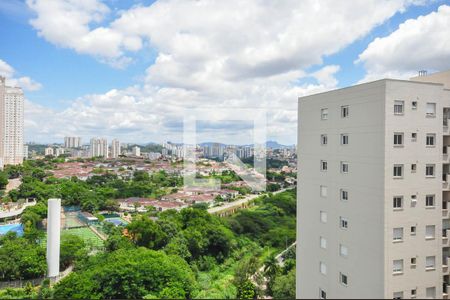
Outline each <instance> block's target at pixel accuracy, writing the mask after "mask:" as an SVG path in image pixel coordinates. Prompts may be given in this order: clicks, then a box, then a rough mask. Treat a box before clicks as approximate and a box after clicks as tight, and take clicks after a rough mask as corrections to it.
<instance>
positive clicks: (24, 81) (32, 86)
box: [0, 59, 42, 91]
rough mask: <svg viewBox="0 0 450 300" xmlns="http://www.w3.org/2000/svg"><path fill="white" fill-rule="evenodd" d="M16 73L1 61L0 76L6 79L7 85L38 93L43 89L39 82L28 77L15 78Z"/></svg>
mask: <svg viewBox="0 0 450 300" xmlns="http://www.w3.org/2000/svg"><path fill="white" fill-rule="evenodd" d="M15 73H16V71H15V70H14V68H13V67H11V66H10V65H9V64H8V63H7V62H5V61H4V60H1V59H0V76H4V77H6V83H7V84H8V85H11V86H20V87H21V88H23V89H24V90H27V91H37V90H39V89H41V88H42V85H41V84H40V83H39V82H36V81H34V80H33V79H31V78H30V77H28V76H24V77H14V74H15Z"/></svg>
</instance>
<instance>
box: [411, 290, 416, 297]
mask: <svg viewBox="0 0 450 300" xmlns="http://www.w3.org/2000/svg"><path fill="white" fill-rule="evenodd" d="M416 295H417V290H416V289H413V290H411V297H416Z"/></svg>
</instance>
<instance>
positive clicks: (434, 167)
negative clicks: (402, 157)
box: [425, 164, 436, 178]
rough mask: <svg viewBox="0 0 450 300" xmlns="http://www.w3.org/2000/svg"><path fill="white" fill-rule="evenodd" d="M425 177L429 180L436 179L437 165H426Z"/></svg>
mask: <svg viewBox="0 0 450 300" xmlns="http://www.w3.org/2000/svg"><path fill="white" fill-rule="evenodd" d="M429 170H431V171H432V172H431V174H429V172H428V171H429ZM425 177H427V178H435V177H436V165H435V164H426V165H425Z"/></svg>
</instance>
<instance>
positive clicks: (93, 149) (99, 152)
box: [90, 138, 108, 158]
mask: <svg viewBox="0 0 450 300" xmlns="http://www.w3.org/2000/svg"><path fill="white" fill-rule="evenodd" d="M90 154H91V157H99V156H101V157H104V158H108V140H107V139H104V138H92V139H91V144H90Z"/></svg>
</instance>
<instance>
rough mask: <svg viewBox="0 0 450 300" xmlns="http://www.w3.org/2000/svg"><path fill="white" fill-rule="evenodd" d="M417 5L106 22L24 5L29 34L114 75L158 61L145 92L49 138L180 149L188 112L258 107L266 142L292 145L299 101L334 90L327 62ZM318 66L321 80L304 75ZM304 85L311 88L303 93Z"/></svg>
mask: <svg viewBox="0 0 450 300" xmlns="http://www.w3.org/2000/svg"><path fill="white" fill-rule="evenodd" d="M416 2H417V1H414V0H358V1H333V0H323V1H317V0H304V1H298V0H285V1H272V2H271V1H261V0H247V1H239V0H229V1H214V0H202V1H193V0H165V1H156V2H155V3H153V4H152V5H150V6H142V5H140V6H134V7H131V8H129V9H128V10H124V11H121V12H119V14H118V15H111V13H110V11H111V10H110V9H109V8H108V7H107V6H105V5H104V4H103V3H102V2H100V1H96V0H83V1H77V0H60V1H56V0H54V1H48V0H27V4H28V5H29V7H30V8H31V9H32V10H33V11H34V12H35V13H36V17H35V18H34V19H33V20H32V21H31V24H32V26H33V27H34V28H35V29H36V30H37V31H38V34H39V35H40V36H42V37H43V38H45V39H46V40H47V41H49V42H51V43H53V44H55V45H58V46H61V47H66V48H70V49H73V50H75V51H77V52H78V53H84V54H89V55H92V56H94V57H96V58H98V59H99V60H100V61H101V62H106V63H109V64H111V65H114V66H116V67H125V66H126V65H127V64H129V63H130V62H131V61H132V60H133V59H135V58H134V54H135V52H138V51H148V52H150V51H156V53H157V57H156V61H155V63H154V64H152V65H151V66H149V67H148V68H147V70H146V74H145V79H144V81H143V83H142V86H136V87H130V88H128V89H124V90H113V91H110V92H107V93H105V94H103V95H90V96H86V97H83V98H81V99H78V100H77V101H76V102H75V103H74V104H73V105H72V106H71V107H70V108H68V109H66V110H64V111H62V112H52V113H53V116H54V118H53V119H54V120H55V122H60V124H64V126H61V125H59V126H58V125H56V124H55V126H54V127H55V129H54V130H55V136H58V137H62V136H63V135H65V134H68V133H69V131H70V132H73V133H77V132H78V134H82V135H90V136H92V135H106V136H110V137H113V136H118V137H120V136H122V137H123V139H125V140H127V139H133V140H135V141H147V140H155V139H157V140H161V139H164V138H170V137H171V136H172V137H174V136H178V140H180V136H181V129H180V128H179V127H180V122H182V117H183V112H184V111H185V109H187V108H195V107H201V108H205V107H208V108H209V109H210V110H211V111H216V110H218V109H220V108H221V107H246V108H251V107H259V108H261V107H262V108H268V109H269V121H270V124H269V134H272V135H276V136H277V139H280V140H281V141H283V140H284V141H286V142H288V141H289V142H295V139H296V134H295V132H296V126H297V124H296V121H295V120H296V111H297V98H298V97H299V96H303V95H306V94H310V93H314V92H319V91H324V90H327V89H331V88H335V87H336V86H337V83H338V82H337V80H336V78H335V74H336V72H338V71H339V66H335V65H331V66H321V64H322V59H323V57H324V56H326V55H332V54H334V53H337V52H338V51H340V50H341V49H343V48H344V47H346V46H348V45H349V44H351V43H353V42H354V41H356V40H357V39H359V38H361V37H363V36H365V35H367V34H368V33H369V32H370V31H371V30H372V29H373V28H374V27H375V26H377V25H379V24H382V23H383V22H385V21H386V20H387V19H389V18H390V17H392V16H393V15H394V14H395V13H397V12H399V11H403V10H404V9H405V8H406V7H407V6H408V5H411V4H413V3H416ZM368 11H369V12H370V14H368V13H367V12H368ZM314 65H318V66H320V70H319V71H316V72H314V73H312V74H308V73H307V72H306V71H305V70H306V69H307V68H308V67H311V66H314ZM306 77H314V78H315V79H316V81H317V83H316V84H304V85H302V84H300V85H299V83H298V82H299V80H301V79H302V78H306ZM37 129H38V128H36V130H37ZM33 130H34V129H33ZM177 130H178V132H177ZM31 135H32V136H38V135H39V132H36V131H32V134H30V135H29V136H31Z"/></svg>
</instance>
